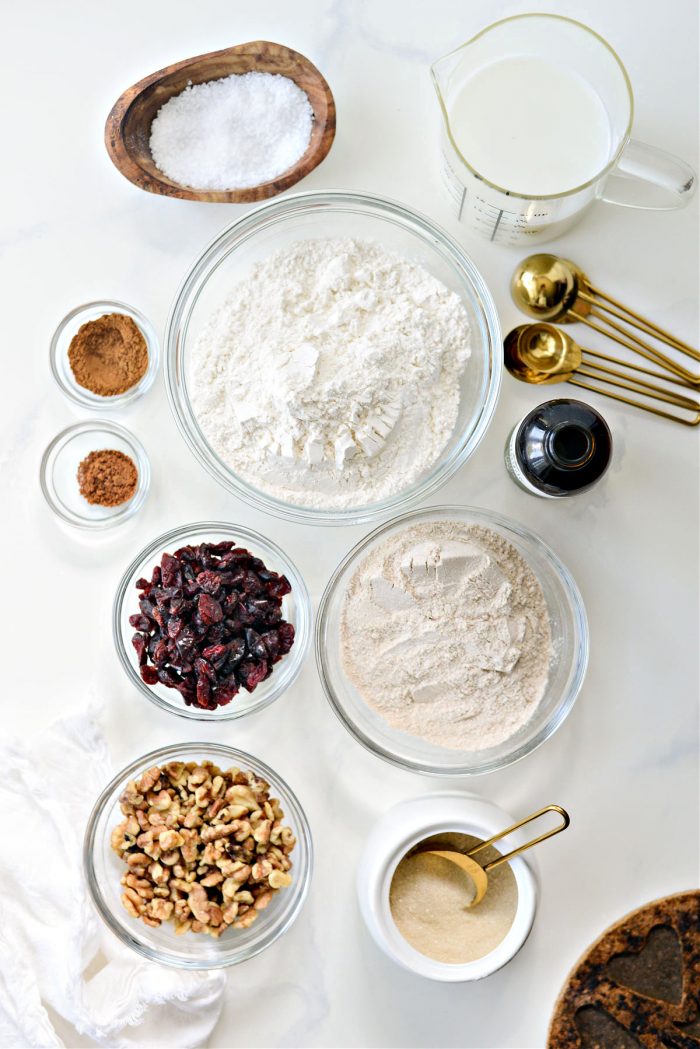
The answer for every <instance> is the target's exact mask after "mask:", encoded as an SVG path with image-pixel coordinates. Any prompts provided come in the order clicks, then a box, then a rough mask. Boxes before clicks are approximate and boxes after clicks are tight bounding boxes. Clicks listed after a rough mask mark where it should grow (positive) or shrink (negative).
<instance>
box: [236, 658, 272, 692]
mask: <svg viewBox="0 0 700 1049" xmlns="http://www.w3.org/2000/svg"><path fill="white" fill-rule="evenodd" d="M238 676H239V678H240V679H241V684H242V685H243V688H245V689H246V690H247V691H248V692H252V691H253V689H254V688H255V687H256V686H257V685H259V684H260V682H261V681H264V680H265V678H266V677H267V661H266V660H264V659H263V660H262V661H261V662H260V663H253V662H250V661H246V662H245V663H241V665H240V666H239V668H238Z"/></svg>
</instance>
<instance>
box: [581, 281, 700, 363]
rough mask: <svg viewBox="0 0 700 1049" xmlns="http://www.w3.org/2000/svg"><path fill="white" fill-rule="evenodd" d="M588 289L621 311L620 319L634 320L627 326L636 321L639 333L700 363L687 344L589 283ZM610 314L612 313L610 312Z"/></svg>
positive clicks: (699, 356)
mask: <svg viewBox="0 0 700 1049" xmlns="http://www.w3.org/2000/svg"><path fill="white" fill-rule="evenodd" d="M588 288H589V290H590V291H591V292H592V293H593V295H596V296H597V297H598V298H601V299H604V300H605V302H607V303H609V304H610V306H616V307H617V308H618V310H621V311H622V314H624V316H623V317H622V319H623V320H626V319H627V318H628V317H629V318H634V319H633V320H628V323H629V324H635V321H636V322H637V323H636V324H635V327H638V328H639V329H640V330H641V331H646V332H647V333H648V334H649V335H653V336H654V337H655V338H657V339H660V340H661V341H662V342H665V343H666V344H667V345H668V346H673V347H675V349H677V350H680V351H681V352H682V353H686V354H687V355H688V356H689V357H692V358H693V359H694V360H696V361H700V353H699V352H698V351H697V350H696V349H695V348H694V347H693V346H690V345H689V344H688V343H687V342H683V340H682V339H677V338H676V337H675V335H671V333H670V332H668V331H666V330H665V329H664V328H660V327H659V325H658V324H654V323H653V321H650V320H649V319H648V318H647V317H643V316H642V315H641V313H637V312H636V310H633V309H630V307H629V306H625V305H624V304H623V303H622V302H620V301H619V299H614V298H613V296H612V295H608V294H606V292H604V291H601V290H600V288H597V287H595V286H594V285H593V284H591V283H590V282H589V284H588ZM601 308H602V309H605V308H606V307H604V306H603V307H601ZM610 312H613V311H612V310H611V311H610ZM615 316H616V317H620V316H621V314H620V313H615Z"/></svg>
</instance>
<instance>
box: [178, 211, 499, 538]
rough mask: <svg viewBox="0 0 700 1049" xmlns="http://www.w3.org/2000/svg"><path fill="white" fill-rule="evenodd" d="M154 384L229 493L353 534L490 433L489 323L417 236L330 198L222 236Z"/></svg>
mask: <svg viewBox="0 0 700 1049" xmlns="http://www.w3.org/2000/svg"><path fill="white" fill-rule="evenodd" d="M166 346H167V349H166V369H165V371H166V385H167V390H168V397H169V400H170V405H171V408H172V410H173V413H174V415H175V419H176V421H177V424H178V426H179V428H180V431H181V433H182V435H183V437H184V438H185V441H186V443H187V444H188V445H189V447H190V449H191V451H192V452H193V453H194V455H195V457H196V458H197V459H198V460H199V462H200V463H201V464H202V466H204V467H205V469H206V470H208V471H209V473H210V474H211V475H212V476H213V477H215V478H216V480H217V481H219V483H220V484H222V485H223V486H224V487H225V488H227V489H228V490H229V491H230V492H232V493H234V494H236V495H238V496H240V497H241V498H242V499H244V500H246V501H247V502H249V503H252V504H253V505H255V506H257V507H259V508H261V509H264V510H267V511H268V512H270V513H274V514H276V515H277V516H281V517H284V518H286V519H288V520H289V519H291V520H296V521H299V522H307V523H312V524H339V525H342V524H358V523H363V522H369V521H374V520H377V519H379V518H380V517H385V516H387V515H389V514H392V513H395V512H397V511H400V510H405V509H407V508H408V507H409V506H410V505H412V504H414V503H415V502H417V501H418V500H419V499H422V498H424V497H425V496H426V495H428V494H430V493H431V492H434V491H435V490H436V489H437V488H438V487H439V486H440V485H441V484H443V483H444V482H445V481H446V480H447V479H448V478H449V477H450V476H451V475H452V474H453V473H454V472H455V470H457V469H458V468H459V467H460V466H461V465H463V464H464V463H465V462H466V461H467V459H469V457H470V455H471V454H472V453H473V452H474V450H475V448H476V447H477V445H478V444H479V442H480V441H481V439H482V438H483V436H484V434H485V432H486V429H487V428H488V425H489V423H490V421H491V418H492V415H493V412H494V409H495V406H496V401H497V398H498V393H499V389H500V383H501V374H502V349H501V336H500V329H499V324H498V317H497V314H496V309H495V306H494V303H493V300H492V298H491V295H490V293H489V291H488V289H487V287H486V285H485V283H484V281H483V279H482V277H481V275H480V274H479V272H478V271H477V269H476V267H475V266H474V264H473V262H472V261H471V259H470V258H469V256H468V255H466V254H465V252H464V251H463V250H462V248H461V247H460V246H459V245H458V244H457V243H456V242H455V241H454V240H452V238H451V237H449V236H448V235H447V234H446V233H444V232H443V231H442V230H441V229H440V228H439V227H437V226H435V225H433V223H432V222H430V221H429V220H428V219H426V218H424V217H423V216H421V215H419V214H417V213H415V212H413V211H411V210H410V209H408V208H405V207H403V206H402V205H400V204H396V203H393V202H391V201H387V200H382V199H379V198H376V197H372V196H369V195H365V194H353V193H343V192H327V193H302V194H298V195H295V196H290V197H286V198H285V199H283V200H277V201H273V202H271V203H269V204H266V205H264V206H263V207H261V208H258V209H257V210H255V211H253V212H251V213H249V214H248V215H246V216H245V217H243V218H242V219H240V220H239V221H237V222H235V223H233V225H231V226H229V227H227V228H226V229H225V230H224V231H223V232H222V233H221V234H220V235H219V236H218V237H217V238H216V239H215V240H214V241H213V242H212V243H211V244H210V245H209V246H208V247H207V248H206V249H205V251H204V252H203V253H202V254H201V255H200V256H199V258H198V259H197V260H196V261H195V263H194V264H193V266H192V267H191V269H190V271H189V273H188V274H187V276H186V278H185V280H184V282H183V284H182V286H181V288H180V290H179V291H178V294H177V296H176V299H175V302H174V304H173V307H172V310H171V312H170V317H169V319H168V326H167V335H166Z"/></svg>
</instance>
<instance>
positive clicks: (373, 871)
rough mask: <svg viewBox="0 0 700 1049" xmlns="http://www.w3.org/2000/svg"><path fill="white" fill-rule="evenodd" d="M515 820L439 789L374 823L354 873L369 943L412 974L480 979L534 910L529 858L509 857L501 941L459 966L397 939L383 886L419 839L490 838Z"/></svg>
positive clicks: (516, 945)
mask: <svg viewBox="0 0 700 1049" xmlns="http://www.w3.org/2000/svg"><path fill="white" fill-rule="evenodd" d="M514 822H515V820H514V819H513V817H512V816H509V815H508V813H506V812H504V811H503V809H501V808H499V806H498V805H495V804H494V803H493V802H491V801H486V800H485V799H484V798H480V797H478V795H476V794H466V793H462V792H445V793H438V794H425V795H422V796H421V797H419V798H412V799H410V800H409V801H402V802H401V803H400V804H399V805H396V806H395V807H394V808H392V809H390V810H389V811H388V812H386V813H385V814H384V815H383V816H382V817H381V819H380V820H379V821H378V822H377V823H376V824H375V826H374V829H373V830H372V832H371V834H370V835H369V838H368V839H367V842H366V844H365V848H364V850H363V853H362V856H361V859H360V865H359V868H358V872H357V893H358V896H359V901H360V910H361V912H362V917H363V918H364V920H365V923H366V925H367V928H368V929H369V931H370V933H371V935H372V937H373V939H374V941H375V943H376V944H377V945H378V946H379V947H380V948H381V949H382V950H383V951H384V953H385V954H387V955H388V956H389V958H391V959H392V961H394V962H396V963H397V965H401V966H402V967H403V968H404V969H408V970H410V972H412V973H415V974H416V975H418V976H424V977H426V979H429V980H438V981H442V982H443V983H462V982H466V981H471V980H481V979H483V977H485V976H490V975H491V973H494V972H496V970H497V969H500V968H502V967H503V966H504V965H506V964H507V963H508V962H509V961H510V960H511V958H513V957H514V956H515V955H516V954H517V953H518V951H519V950H520V948H521V947H522V945H523V944H524V943H525V940H526V939H527V937H528V935H529V933H530V929H531V928H532V923H533V921H534V918H535V911H536V909H537V896H538V887H537V878H536V875H535V872H534V870H533V867H532V861H527V860H525V858H524V857H523V856H516V857H515V858H514V859H512V860H510V861H509V862H510V866H511V869H512V871H513V874H514V876H515V880H516V884H517V886H518V904H517V910H516V913H515V918H514V920H513V924H512V925H511V927H510V929H509V930H508V932H507V933H506V935H505V937H504V939H503V940H502V941H501V942H500V943H499V944H498V946H497V947H496V948H495V949H494V950H493V951H491V952H490V953H489V954H487V955H485V956H484V957H483V958H478V959H476V960H475V961H472V962H466V963H465V964H464V965H453V964H448V963H446V962H436V961H433V959H431V958H428V957H427V956H426V955H424V954H421V953H420V951H417V950H416V949H415V948H414V947H411V945H410V944H409V943H407V941H406V940H405V939H404V938H403V936H402V935H401V933H400V932H399V930H398V928H397V926H396V923H395V922H394V919H393V917H392V915H391V909H390V907H389V889H390V887H391V881H392V878H393V877H394V871H395V870H396V868H397V866H398V865H399V863H400V861H401V859H402V858H403V857H404V856H405V855H406V853H407V852H409V850H410V849H412V848H413V847H414V846H415V845H418V843H419V842H421V841H423V840H424V839H425V838H429V837H431V836H432V835H434V834H447V833H450V832H452V833H458V834H471V835H474V837H477V838H482V839H486V838H490V837H491V836H492V835H494V834H498V833H499V832H500V831H502V830H504V828H505V827H510V826H511V825H512V824H513V823H514ZM526 841H527V834H526V831H524V830H522V829H521V830H519V831H514V832H513V833H512V834H509V835H508V836H507V837H506V838H504V839H503V841H502V842H499V843H498V846H499V851H500V852H508V851H509V850H510V849H514V848H517V846H519V845H522V844H524V843H525V842H526Z"/></svg>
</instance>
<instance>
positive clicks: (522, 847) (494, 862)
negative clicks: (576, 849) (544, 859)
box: [467, 805, 571, 871]
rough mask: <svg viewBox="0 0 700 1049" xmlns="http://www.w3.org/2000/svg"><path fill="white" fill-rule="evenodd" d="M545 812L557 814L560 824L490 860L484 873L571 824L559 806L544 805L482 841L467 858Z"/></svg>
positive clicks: (565, 812)
mask: <svg viewBox="0 0 700 1049" xmlns="http://www.w3.org/2000/svg"><path fill="white" fill-rule="evenodd" d="M546 812H558V813H559V815H560V816H561V823H558V824H557V825H556V827H552V829H551V830H547V831H545V832H544V834H540V835H539V837H537V838H533V839H532V840H531V841H526V842H525V844H524V845H520V846H519V847H518V848H517V849H511V851H510V852H507V853H506V854H505V855H504V856H499V857H498V858H497V859H495V860H491V862H490V863H487V864H485V865H484V868H483V869H484V870H485V871H491V870H493V868H494V867H498V866H499V864H501V863H505V862H506V861H507V860H512V859H513V857H515V856H519V855H520V853H521V852H525V851H526V849H531V848H532V847H533V845H539V843H540V842H541V841H546V840H547V838H553V837H554V835H555V834H561V832H562V831H563V830H566V828H567V827H568V826H569V824H570V823H571V819H570V818H569V813H568V812H567V811H566V810H565V809H563V808H562V807H561V805H545V807H544V808H543V809H538V810H537V812H533V813H532V814H531V815H530V816H526V817H525V819H522V820H518V822H517V823H514V824H513V825H512V826H511V827H506V829H505V830H502V831H501V832H500V834H494V836H493V837H492V838H489V839H488V841H482V842H481V844H480V845H477V846H476V848H473V849H470V850H469V852H468V853H467V856H475V855H476V854H477V852H481V851H482V849H486V848H488V846H489V845H493V844H494V842H496V841H500V840H501V838H505V837H506V836H507V835H508V834H512V832H513V831H514V830H520V828H521V827H525V826H526V825H527V824H528V823H533V822H534V820H538V819H539V818H540V816H544V814H545V813H546Z"/></svg>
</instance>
